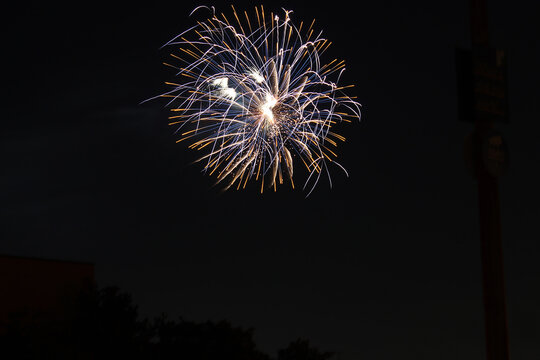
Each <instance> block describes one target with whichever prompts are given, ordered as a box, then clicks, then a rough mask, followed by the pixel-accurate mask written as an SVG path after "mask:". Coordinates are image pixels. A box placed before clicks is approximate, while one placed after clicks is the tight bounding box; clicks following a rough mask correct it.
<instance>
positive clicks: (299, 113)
mask: <svg viewBox="0 0 540 360" xmlns="http://www.w3.org/2000/svg"><path fill="white" fill-rule="evenodd" d="M200 8H201V7H199V8H196V9H195V10H194V11H193V12H195V11H197V10H199V9H200ZM202 8H206V7H202ZM206 9H209V8H206ZM211 10H212V16H211V17H210V18H208V19H207V20H206V21H202V22H197V25H195V26H193V27H191V28H190V29H188V30H186V31H185V32H183V33H181V34H180V35H178V36H176V37H175V38H174V39H172V40H171V41H169V42H168V43H167V44H165V45H164V46H168V47H169V46H173V47H175V48H176V49H179V50H180V53H179V54H174V53H171V54H170V56H171V58H172V59H174V62H175V63H179V65H173V64H171V63H164V64H165V65H167V66H170V67H172V68H174V69H176V71H177V73H176V75H177V76H178V77H180V78H181V79H182V81H180V82H179V83H173V82H167V83H166V84H167V85H170V86H172V90H170V91H168V92H166V93H165V94H162V95H160V97H166V98H170V101H169V102H168V104H167V105H168V106H171V109H170V110H171V111H172V112H173V114H172V115H171V116H170V117H169V119H170V120H171V122H170V125H177V126H178V132H181V131H183V132H181V138H180V139H179V140H178V141H177V142H180V141H184V140H188V139H189V140H191V141H193V142H192V143H191V144H190V145H189V147H190V148H192V149H197V150H204V151H205V155H203V156H201V157H200V158H199V159H198V160H197V161H200V162H203V163H204V164H205V165H204V171H205V172H208V173H209V174H210V175H212V174H216V176H217V183H220V182H222V181H224V182H226V185H225V189H228V188H230V187H231V186H233V185H235V186H236V188H237V189H240V188H241V187H242V188H244V187H245V186H246V184H247V182H248V180H250V179H253V178H255V181H258V180H259V179H260V181H261V192H263V190H264V187H265V179H266V182H267V185H269V186H271V187H273V188H274V190H276V185H277V183H279V184H282V183H283V182H284V179H288V180H289V181H290V183H291V185H292V186H293V187H294V182H293V162H294V161H296V162H297V163H302V164H303V165H304V166H305V168H306V169H307V170H308V172H309V176H308V178H307V180H306V182H305V184H304V189H306V187H308V184H311V186H310V187H309V189H310V190H309V193H308V195H309V194H310V193H311V191H313V189H314V188H315V186H316V184H317V183H318V181H319V179H320V177H321V174H322V173H323V171H324V172H325V173H326V174H327V176H328V179H329V181H330V186H331V185H332V182H331V178H330V172H329V170H328V165H327V163H334V164H336V165H337V166H338V167H340V168H341V169H342V170H343V171H345V173H346V174H347V172H346V170H345V169H344V168H343V167H342V166H341V165H340V164H339V163H337V162H336V161H335V160H334V159H335V158H336V157H337V155H336V153H335V152H334V150H333V149H331V148H330V147H336V146H337V141H345V138H344V137H343V136H341V135H339V134H336V133H334V132H333V131H331V127H332V125H333V124H335V123H336V122H339V121H349V122H350V120H351V119H355V118H356V119H359V118H360V104H359V103H358V102H356V101H355V100H354V98H352V97H349V96H347V95H345V93H344V92H343V90H344V89H346V88H348V87H351V86H352V85H350V86H338V85H337V84H338V82H339V80H340V78H341V75H342V73H343V71H344V70H345V62H344V61H338V60H337V59H334V60H332V61H331V62H329V63H326V64H324V65H322V63H321V60H320V56H321V54H323V53H324V52H325V51H326V50H327V49H328V47H329V46H330V45H331V42H329V41H328V40H326V39H324V38H322V37H321V35H322V32H321V33H319V34H318V35H314V34H315V32H314V29H313V25H314V22H315V20H313V22H312V23H311V25H309V26H306V25H305V24H304V23H303V22H301V23H300V25H299V26H298V27H296V26H295V25H293V24H292V23H291V20H290V16H289V15H290V14H291V13H292V11H287V10H283V12H284V19H280V17H279V16H278V15H277V14H273V13H270V14H267V13H265V11H264V8H263V6H262V5H261V6H260V7H255V16H254V17H252V18H250V17H249V16H248V14H247V12H246V11H244V12H243V13H238V12H237V11H236V9H235V8H234V6H232V11H233V17H231V19H229V18H227V17H226V15H225V14H223V13H222V14H219V15H217V14H216V13H215V11H214V9H213V8H212V9H211ZM193 12H192V14H193ZM329 76H333V77H336V80H335V82H332V81H330V80H329V79H328V78H329Z"/></svg>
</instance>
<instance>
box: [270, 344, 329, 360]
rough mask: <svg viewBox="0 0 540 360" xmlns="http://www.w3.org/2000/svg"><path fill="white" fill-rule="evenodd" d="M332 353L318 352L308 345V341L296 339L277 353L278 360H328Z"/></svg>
mask: <svg viewBox="0 0 540 360" xmlns="http://www.w3.org/2000/svg"><path fill="white" fill-rule="evenodd" d="M332 356H334V353H332V352H324V353H322V352H320V351H319V350H318V349H316V348H314V347H311V346H310V345H309V340H304V339H297V340H296V341H293V342H291V343H290V344H289V346H287V347H286V348H285V349H283V350H279V351H278V360H328V359H330V358H331V357H332Z"/></svg>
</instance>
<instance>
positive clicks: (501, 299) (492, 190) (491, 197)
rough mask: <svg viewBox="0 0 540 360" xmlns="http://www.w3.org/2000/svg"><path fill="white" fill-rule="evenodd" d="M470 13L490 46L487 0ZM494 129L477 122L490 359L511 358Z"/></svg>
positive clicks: (474, 0)
mask: <svg viewBox="0 0 540 360" xmlns="http://www.w3.org/2000/svg"><path fill="white" fill-rule="evenodd" d="M470 13H471V18H470V19H471V20H470V21H471V40H472V45H473V47H476V48H478V47H485V48H487V47H488V46H489V31H488V16H487V8H486V0H470ZM492 128H493V122H491V121H485V120H484V121H480V120H479V119H478V118H477V119H476V121H475V133H476V136H475V138H476V146H477V151H475V153H476V154H477V155H476V156H477V159H475V160H476V161H475V163H476V175H477V180H478V215H479V219H480V244H481V252H482V284H483V299H484V322H485V334H486V360H509V344H508V323H507V315H506V299H505V284H504V271H503V252H502V238H501V215H500V208H499V189H498V180H497V178H496V177H495V176H493V175H492V174H490V173H489V172H488V171H487V169H486V168H485V166H484V164H483V161H482V158H481V157H482V155H481V146H482V141H483V139H485V138H486V136H487V134H488V132H489V131H490V130H491V129H492Z"/></svg>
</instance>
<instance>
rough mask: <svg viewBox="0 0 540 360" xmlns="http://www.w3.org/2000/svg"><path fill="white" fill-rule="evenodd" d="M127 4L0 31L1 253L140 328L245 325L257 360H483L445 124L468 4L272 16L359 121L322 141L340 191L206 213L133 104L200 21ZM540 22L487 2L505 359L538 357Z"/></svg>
mask: <svg viewBox="0 0 540 360" xmlns="http://www.w3.org/2000/svg"><path fill="white" fill-rule="evenodd" d="M135 3H136V2H130V3H124V4H120V3H118V4H116V3H115V5H114V7H111V6H112V5H111V2H103V3H96V2H88V3H87V4H86V5H83V4H79V3H74V2H72V3H70V4H71V5H70V6H67V7H66V6H54V5H51V4H49V3H47V2H41V3H39V5H32V4H30V3H27V2H24V3H18V4H17V5H16V6H17V8H9V10H5V11H4V16H5V17H7V19H8V20H7V22H4V23H3V24H2V27H3V29H2V34H3V41H2V54H3V55H2V57H3V60H6V59H7V64H5V65H4V67H3V70H4V77H5V79H4V80H3V84H4V86H3V87H4V91H3V93H4V95H3V96H2V100H3V102H4V105H3V106H2V109H3V121H2V131H1V134H0V139H1V144H0V146H1V154H2V159H3V160H2V164H3V166H2V170H1V172H0V189H1V192H0V202H1V207H0V214H1V220H0V225H1V226H0V231H1V233H0V236H1V242H0V253H4V254H11V255H22V256H34V257H45V258H55V259H69V260H80V261H90V262H94V263H95V265H96V277H97V281H98V283H99V285H101V286H106V285H118V286H120V287H121V288H122V289H124V290H125V291H128V292H130V293H132V294H133V297H134V301H135V302H136V303H138V304H139V305H140V310H141V313H142V314H143V315H145V316H155V315H158V314H159V313H161V312H166V313H167V314H169V315H171V316H175V317H176V316H183V317H184V318H186V319H188V320H194V321H204V320H207V319H211V320H220V319H228V320H230V321H231V322H232V323H233V324H234V325H238V326H243V327H254V328H255V338H256V341H257V342H258V344H259V345H260V347H261V349H262V350H263V351H266V352H268V353H269V354H271V355H275V352H276V350H277V349H278V348H280V347H285V346H286V345H287V344H288V342H290V341H292V340H294V339H296V338H297V337H305V338H308V339H310V340H311V341H312V343H313V344H314V345H315V346H317V347H319V348H321V349H322V350H331V351H337V352H340V353H341V354H342V359H343V360H348V359H361V358H362V359H364V358H365V359H394V358H398V357H399V358H400V359H479V358H482V357H483V356H485V355H484V353H485V351H484V342H483V338H484V334H483V315H482V298H481V267H480V247H479V229H478V217H477V210H476V204H477V202H476V196H477V192H476V183H475V180H474V179H473V178H472V177H470V176H469V175H468V174H467V172H466V170H465V166H464V162H463V150H462V147H463V139H464V137H465V135H467V134H468V133H469V132H470V131H471V130H472V124H469V123H462V122H458V120H457V106H456V104H457V99H456V73H455V65H454V51H455V47H456V46H461V47H467V46H470V41H469V28H468V6H467V4H468V3H467V1H464V0H463V1H447V2H444V4H443V3H442V2H438V1H407V2H405V1H404V2H399V1H369V2H368V1H359V2H354V3H352V2H351V3H345V2H339V3H337V2H330V1H328V2H324V3H322V2H321V3H320V4H319V3H314V2H312V1H294V2H293V1H291V2H283V4H284V5H283V7H285V8H287V9H292V10H294V13H293V15H292V20H293V21H296V20H295V19H299V20H300V19H306V20H310V19H313V18H314V17H315V18H316V19H317V23H316V24H318V27H317V28H318V29H323V30H324V35H325V36H326V37H327V38H329V39H330V40H332V41H333V42H334V45H333V47H331V48H330V51H329V55H328V56H329V57H331V58H333V57H334V56H335V57H340V58H344V59H345V60H346V61H347V64H348V65H347V71H346V75H345V79H344V81H345V82H347V83H354V84H355V85H356V87H355V88H354V90H353V91H352V93H351V95H356V96H358V99H359V101H360V102H361V103H362V104H363V112H362V115H363V117H362V121H361V122H359V123H353V124H339V125H337V127H338V131H339V132H340V133H341V134H344V135H345V136H346V137H347V139H348V140H347V142H346V143H345V144H343V145H342V146H340V147H339V149H338V150H339V156H340V159H341V164H343V165H344V166H345V167H346V168H347V170H348V171H349V175H350V176H349V177H348V178H346V177H345V176H344V175H343V174H342V173H340V171H339V169H337V168H336V169H334V171H333V175H334V176H333V181H334V187H333V188H332V189H330V188H329V187H328V184H327V183H324V182H322V183H321V184H320V186H319V187H318V188H317V189H316V190H315V192H314V193H313V194H312V195H311V196H310V197H308V198H307V199H306V198H305V192H302V191H301V190H300V189H297V190H294V191H292V190H290V189H289V187H288V186H282V187H281V188H280V189H278V192H277V193H273V192H268V193H264V194H263V195H260V194H259V193H258V191H257V188H256V187H251V188H249V189H247V190H245V191H229V192H226V193H221V192H220V191H219V190H218V189H216V188H214V187H212V185H213V179H212V178H209V177H208V176H205V175H203V174H201V172H200V170H201V167H200V166H198V165H197V164H195V165H190V162H191V161H192V160H194V154H192V153H191V152H190V151H188V149H186V147H185V145H183V144H175V140H176V137H175V135H174V134H173V132H174V129H173V128H172V127H170V126H167V116H168V114H167V110H166V109H165V107H164V105H165V103H164V102H163V101H160V100H156V101H153V102H148V103H144V104H142V105H140V102H141V101H142V100H145V99H147V98H149V97H152V96H155V95H157V94H159V93H161V92H163V91H164V90H165V89H166V87H165V86H164V84H163V81H166V80H174V77H173V74H172V73H171V72H170V71H168V70H167V69H166V68H165V67H164V66H162V65H161V62H162V61H164V59H165V58H166V57H167V54H168V49H164V50H160V46H161V45H163V44H164V43H165V42H167V41H168V40H169V39H171V38H172V37H173V36H174V35H176V34H178V33H180V32H181V31H183V30H185V29H186V28H187V27H189V26H190V25H192V21H193V20H192V19H190V18H189V17H188V15H189V12H190V11H191V10H192V9H193V8H194V7H195V6H196V5H199V4H200V2H194V1H174V2H171V3H159V2H152V1H148V2H146V3H144V5H135ZM137 4H138V3H137ZM141 4H142V3H141ZM209 4H210V3H209ZM228 4H229V3H228V2H227V3H224V4H221V3H214V5H216V7H217V9H218V10H222V11H229V7H228ZM334 4H335V5H334ZM236 7H237V8H238V9H243V8H246V5H244V4H242V3H236ZM280 7H281V5H280V4H278V3H277V2H272V6H270V5H269V4H268V5H266V8H267V9H269V10H279V9H280ZM249 8H252V5H249ZM539 13H540V12H539V8H538V5H537V2H535V1H512V2H503V1H489V14H490V31H491V39H492V43H493V45H495V46H497V47H501V48H504V49H507V50H508V53H509V70H508V71H509V94H510V100H509V101H510V111H511V113H510V123H509V124H499V125H498V126H497V127H498V129H499V130H500V131H501V132H502V133H503V135H504V136H505V139H506V140H507V142H508V144H509V149H510V166H509V171H508V173H507V174H506V175H505V176H504V177H503V178H501V181H500V198H501V213H502V229H503V242H504V244H503V246H504V251H505V253H504V256H505V271H506V280H507V288H508V294H507V297H508V312H509V322H510V343H511V354H512V356H513V357H514V358H516V359H537V358H539V357H540V347H539V346H538V344H539V343H540V310H539V309H540V307H539V306H538V304H540V288H539V286H540V262H539V261H538V257H539V256H540V242H539V239H540V236H539V235H540V232H539V231H538V224H539V221H540V210H539V208H540V207H539V205H538V204H539V203H540V193H539V191H538V184H539V183H540V172H539V170H538V166H539V165H540V150H539V147H538V144H539V142H538V134H539V132H540V126H539V122H540V121H539V120H540V106H539V103H540V90H539V89H540V86H539V84H540V72H539V70H538V64H540V51H539V46H538V34H540V25H539V22H538V19H537V17H538V14H539ZM330 60H331V59H330ZM6 75H7V76H6ZM297 182H298V183H300V180H297Z"/></svg>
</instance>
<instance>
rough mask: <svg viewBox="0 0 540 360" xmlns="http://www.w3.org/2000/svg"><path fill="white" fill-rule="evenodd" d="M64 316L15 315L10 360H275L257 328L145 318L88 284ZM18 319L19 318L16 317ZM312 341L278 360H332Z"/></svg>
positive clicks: (4, 348) (110, 290) (111, 291)
mask: <svg viewBox="0 0 540 360" xmlns="http://www.w3.org/2000/svg"><path fill="white" fill-rule="evenodd" d="M66 307H67V308H66V311H65V312H64V315H62V317H60V318H55V317H54V316H52V317H51V316H42V317H40V316H37V317H36V316H30V317H29V316H26V317H25V315H24V314H18V315H17V314H13V315H14V316H12V319H11V320H10V321H9V322H8V324H7V325H6V326H4V328H3V329H4V331H3V332H2V333H0V358H6V359H130V360H133V359H135V360H136V359H158V360H160V359H164V360H166V359H189V360H214V359H215V360H218V359H219V360H272V358H271V357H270V356H268V355H266V354H264V353H262V352H261V351H259V350H258V349H257V346H256V344H255V341H254V340H253V333H254V329H253V328H250V329H247V330H245V329H242V328H240V327H233V326H232V325H231V324H230V323H229V322H228V321H225V320H223V321H219V322H211V321H207V322H203V323H196V322H192V321H186V320H184V319H182V318H179V319H178V320H171V319H168V318H167V316H165V315H162V316H160V317H158V318H156V319H154V320H153V321H149V320H147V319H143V320H140V319H139V313H138V308H137V306H136V305H134V304H133V301H132V297H131V295H130V294H128V293H125V292H122V291H120V289H119V288H117V287H106V288H103V289H100V290H98V289H97V287H96V286H88V287H87V288H86V289H85V290H83V291H82V292H81V294H80V296H79V298H78V299H77V301H75V303H74V304H71V305H66ZM16 315H17V316H16ZM332 355H333V354H332V353H329V352H325V353H321V352H319V350H317V349H316V348H313V347H311V346H310V344H309V341H307V340H302V339H298V340H296V341H294V342H292V343H290V344H289V346H288V347H287V348H286V349H283V350H279V352H278V359H277V360H328V359H329V358H330V357H331V356H332Z"/></svg>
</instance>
